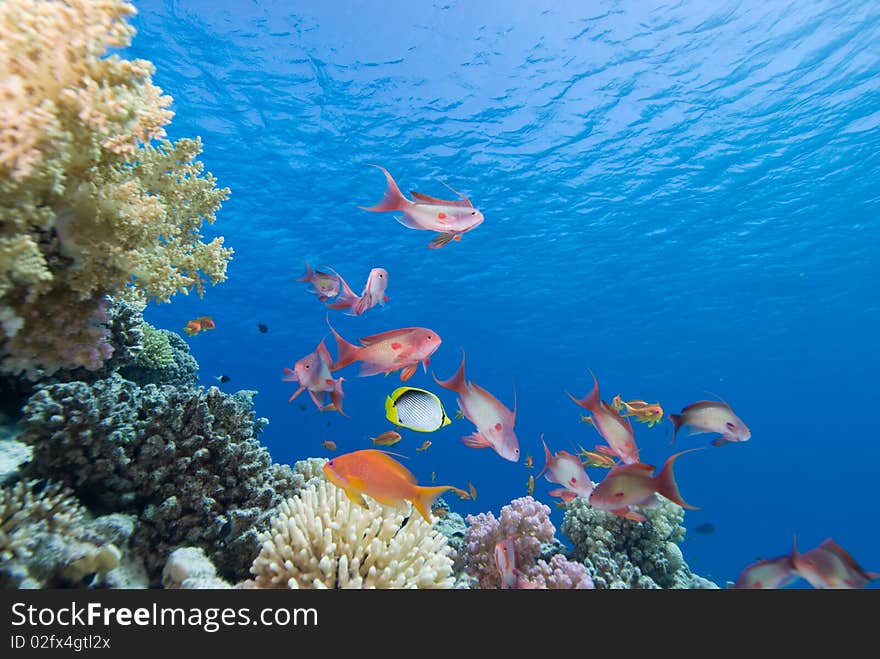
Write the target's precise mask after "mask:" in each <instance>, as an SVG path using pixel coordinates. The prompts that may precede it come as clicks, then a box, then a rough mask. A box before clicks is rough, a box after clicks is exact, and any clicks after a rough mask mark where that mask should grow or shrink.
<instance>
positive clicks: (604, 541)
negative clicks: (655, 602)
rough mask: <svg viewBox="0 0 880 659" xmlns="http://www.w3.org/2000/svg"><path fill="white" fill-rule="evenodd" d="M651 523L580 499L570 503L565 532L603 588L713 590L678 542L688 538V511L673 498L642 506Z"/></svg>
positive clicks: (564, 520)
mask: <svg viewBox="0 0 880 659" xmlns="http://www.w3.org/2000/svg"><path fill="white" fill-rule="evenodd" d="M639 512H641V513H642V514H644V515H645V516H647V518H648V520H647V521H646V522H633V521H630V520H628V519H624V518H622V517H619V516H617V515H614V514H612V513H608V512H605V511H602V510H596V509H595V508H592V507H591V506H590V505H589V504H588V503H587V502H586V501H585V500H584V499H581V498H576V499H574V500H573V501H571V502H570V503H568V504H567V505H566V511H565V517H564V518H563V522H562V532H563V533H564V534H565V535H566V536H567V537H568V539H569V540H571V541H572V543H573V544H574V550H573V552H572V553H573V555H574V557H575V558H577V559H578V560H579V561H582V562H583V563H584V564H585V565H586V567H587V569H588V570H589V572H590V574H591V575H592V577H593V580H594V582H595V584H596V587H597V588H615V589H617V588H642V589H653V588H712V587H714V584H712V583H711V582H707V581H706V580H705V579H702V578H700V577H697V576H696V575H693V574H692V573H691V571H690V568H688V566H687V564H686V563H685V562H684V559H683V557H682V554H681V550H680V549H679V548H678V545H677V544H676V543H678V542H680V541H681V540H683V539H684V533H685V529H684V527H683V526H682V525H681V523H682V521H683V520H684V510H683V509H682V508H681V506H678V505H676V504H674V503H672V502H671V501H669V500H668V499H658V503H657V504H656V505H654V506H651V507H639Z"/></svg>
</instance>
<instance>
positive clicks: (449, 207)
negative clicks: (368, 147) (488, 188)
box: [359, 165, 483, 249]
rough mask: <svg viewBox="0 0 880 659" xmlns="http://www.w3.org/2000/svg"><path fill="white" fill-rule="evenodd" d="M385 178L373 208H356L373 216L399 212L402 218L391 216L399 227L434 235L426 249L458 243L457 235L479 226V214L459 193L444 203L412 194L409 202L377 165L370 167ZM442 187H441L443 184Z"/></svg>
mask: <svg viewBox="0 0 880 659" xmlns="http://www.w3.org/2000/svg"><path fill="white" fill-rule="evenodd" d="M371 167H375V168H376V169H379V170H381V171H382V173H383V174H385V181H386V183H387V187H386V188H385V196H383V197H382V201H380V202H379V203H378V204H376V205H375V206H370V207H365V206H360V207H359V208H361V209H363V210H365V211H372V212H374V213H382V212H385V211H401V212H402V213H403V216H402V217H401V216H395V219H396V220H397V221H398V222H400V223H401V224H402V225H403V226H405V227H409V228H410V229H421V230H424V231H437V232H438V234H439V235H438V236H437V237H436V238H434V240H432V241H431V242H430V243H428V247H430V248H431V249H438V248H440V247H443V246H444V245H446V244H447V243H449V241H451V240H461V235H462V234H463V233H467V232H468V231H471V230H472V229H475V228H476V227H477V226H479V225H480V224H481V223H482V222H483V214H482V213H481V212H480V211H478V210H477V209H476V208H474V205H473V204H472V203H471V202H470V200H469V199H468V198H467V197H465V196H464V195H463V194H461V193H460V192H456V191H455V190H452V188H449V186H448V185H447V186H446V187H447V188H449V189H450V190H452V191H453V192H455V194H457V195H458V196H459V197H461V199H459V200H453V201H448V200H444V199H437V198H435V197H429V196H427V195H423V194H420V193H418V192H412V193H411V194H412V196H413V198H414V199H416V201H411V200H409V199H407V198H406V197H404V196H403V193H401V192H400V188H398V187H397V183H395V182H394V179H393V178H392V177H391V174H389V173H388V170H386V169H385V168H384V167H379V165H371ZM444 185H445V184H444Z"/></svg>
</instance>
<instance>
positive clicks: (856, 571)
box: [791, 538, 880, 588]
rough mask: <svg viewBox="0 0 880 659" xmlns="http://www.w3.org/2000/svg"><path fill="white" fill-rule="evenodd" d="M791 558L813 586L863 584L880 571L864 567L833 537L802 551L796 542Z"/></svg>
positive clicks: (878, 577)
mask: <svg viewBox="0 0 880 659" xmlns="http://www.w3.org/2000/svg"><path fill="white" fill-rule="evenodd" d="M791 561H792V563H794V567H795V569H796V570H797V573H798V574H799V575H800V576H802V577H803V578H804V579H806V580H807V581H809V582H810V585H811V586H813V588H864V587H865V586H866V585H867V584H868V582H870V581H873V580H874V579H880V573H877V572H866V571H865V570H863V569H862V568H861V567H860V566H859V564H858V563H856V562H855V560H854V559H853V557H852V556H850V555H849V554H848V553H847V551H846V550H845V549H844V548H843V547H841V546H840V545H839V544H837V543H836V542H834V540H832V539H831V538H828V539H827V540H825V541H823V542H822V544H820V545H819V546H818V547H816V548H815V549H811V550H810V551H807V552H804V553H803V554H799V553H798V549H797V542H795V545H794V549H793V550H792V552H791Z"/></svg>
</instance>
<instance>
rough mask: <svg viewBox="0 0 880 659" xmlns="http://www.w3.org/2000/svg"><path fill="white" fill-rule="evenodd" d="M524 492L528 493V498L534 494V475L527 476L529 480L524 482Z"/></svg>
mask: <svg viewBox="0 0 880 659" xmlns="http://www.w3.org/2000/svg"><path fill="white" fill-rule="evenodd" d="M526 492H528V494H529V496H532V495H533V494H534V493H535V475H534V474H532V475H531V476H529V480H527V481H526Z"/></svg>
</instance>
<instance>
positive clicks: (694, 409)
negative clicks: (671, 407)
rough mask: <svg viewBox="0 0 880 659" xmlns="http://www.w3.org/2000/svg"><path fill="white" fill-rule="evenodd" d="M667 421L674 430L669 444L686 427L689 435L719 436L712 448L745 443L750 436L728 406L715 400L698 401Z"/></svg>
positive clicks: (748, 431) (672, 415)
mask: <svg viewBox="0 0 880 659" xmlns="http://www.w3.org/2000/svg"><path fill="white" fill-rule="evenodd" d="M669 420H670V421H672V426H673V428H674V430H673V431H672V439H671V440H669V443H670V444H672V442H674V441H675V436H676V435H677V434H678V431H679V429H680V428H681V427H682V426H688V428H689V431H688V434H690V435H698V434H700V433H704V432H717V433H718V434H719V435H721V436H720V437H717V438H716V439H714V440H712V445H713V446H724V445H725V444H728V443H730V442H745V441H748V439H749V438H750V437H751V436H752V431H751V430H749V429H748V428H747V427H746V424H744V423H743V422H742V420H741V419H740V418H739V417H738V416H737V415H736V414H734V413H733V410H732V409H730V405H728V404H727V403H724V402H721V401H717V400H698V401H697V402H696V403H691V404H690V405H688V406H687V407H685V408H684V409H683V410H682V411H681V414H670V415H669Z"/></svg>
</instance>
